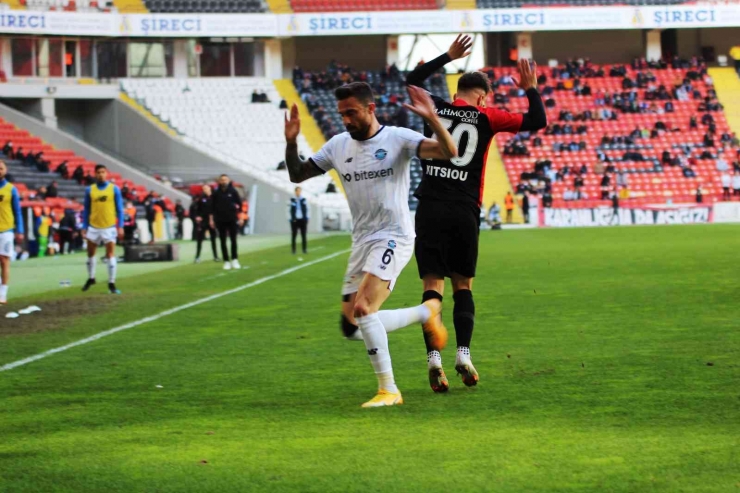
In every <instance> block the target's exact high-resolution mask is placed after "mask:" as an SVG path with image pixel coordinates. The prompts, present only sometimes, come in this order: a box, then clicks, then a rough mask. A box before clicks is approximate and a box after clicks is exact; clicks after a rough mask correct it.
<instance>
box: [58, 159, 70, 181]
mask: <svg viewBox="0 0 740 493" xmlns="http://www.w3.org/2000/svg"><path fill="white" fill-rule="evenodd" d="M56 172H57V173H58V174H59V175H60V176H61V177H62V179H63V180H69V167H68V164H67V161H62V162H61V163H59V166H57V169H56Z"/></svg>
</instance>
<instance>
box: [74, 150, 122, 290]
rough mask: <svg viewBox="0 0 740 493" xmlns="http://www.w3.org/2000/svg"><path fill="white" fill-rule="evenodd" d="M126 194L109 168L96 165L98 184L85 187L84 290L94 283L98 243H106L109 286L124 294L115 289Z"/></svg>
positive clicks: (83, 229)
mask: <svg viewBox="0 0 740 493" xmlns="http://www.w3.org/2000/svg"><path fill="white" fill-rule="evenodd" d="M122 225H123V197H122V196H121V190H120V189H119V188H118V187H117V186H116V185H114V184H112V183H109V182H108V169H107V168H106V167H105V166H103V165H102V164H98V165H97V166H95V184H93V185H90V186H89V187H87V190H85V214H84V219H83V226H82V237H83V238H85V239H86V240H87V274H88V279H87V282H86V283H85V286H84V287H83V288H82V290H83V291H87V290H88V289H90V287H92V286H93V285H95V264H96V262H97V260H98V259H97V258H96V257H95V252H96V251H97V249H98V245H99V244H103V245H105V256H106V257H107V258H108V290H109V291H110V292H111V294H121V292H120V291H119V290H118V289H116V270H117V267H118V259H117V258H116V238H118V239H123V228H122V227H121V226H122Z"/></svg>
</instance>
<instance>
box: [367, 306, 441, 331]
mask: <svg viewBox="0 0 740 493" xmlns="http://www.w3.org/2000/svg"><path fill="white" fill-rule="evenodd" d="M429 315H431V313H430V311H429V308H427V307H426V306H424V305H419V306H413V307H411V308H400V309H398V310H383V311H382V312H378V317H379V318H380V322H381V323H382V324H383V327H385V331H386V332H393V331H394V330H398V329H402V328H404V327H408V326H409V325H411V324H415V323H424V322H426V321H427V320H429Z"/></svg>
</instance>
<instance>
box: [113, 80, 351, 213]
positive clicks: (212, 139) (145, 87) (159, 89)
mask: <svg viewBox="0 0 740 493" xmlns="http://www.w3.org/2000/svg"><path fill="white" fill-rule="evenodd" d="M120 83H121V89H122V90H123V91H124V92H126V93H127V94H128V95H129V96H131V97H132V98H134V99H135V100H136V101H138V102H139V103H140V104H141V105H143V106H144V107H145V108H147V109H148V110H149V111H150V112H151V113H152V114H153V115H154V116H156V117H158V118H159V119H161V120H162V121H163V122H165V123H167V124H168V125H169V126H170V127H172V128H173V129H174V130H176V131H177V132H178V133H179V134H180V135H181V136H182V138H183V140H184V141H185V142H186V143H188V144H189V145H191V146H193V147H195V148H197V149H199V150H201V151H203V152H206V153H208V154H210V155H212V156H213V157H215V158H217V159H219V160H221V161H224V162H226V163H227V164H229V165H231V166H233V167H235V168H237V169H240V170H243V171H244V172H247V173H249V174H251V175H253V176H256V177H258V178H259V179H261V180H264V181H266V182H268V183H270V184H272V185H274V186H277V187H279V188H281V189H284V190H288V191H292V189H293V187H294V186H295V185H293V184H292V183H290V180H289V179H288V172H287V171H277V170H276V168H277V165H278V163H279V162H280V161H282V160H283V159H284V155H285V138H284V137H283V120H284V113H285V111H284V110H281V109H279V107H278V105H279V103H280V100H281V97H280V95H279V94H278V92H277V91H276V90H275V86H274V85H273V84H272V81H270V80H269V79H264V78H258V77H245V78H224V79H221V78H201V79H122V80H121V81H120ZM254 90H257V91H259V92H264V93H265V94H267V96H268V98H269V99H270V101H271V102H270V103H252V102H251V96H252V92H253V91H254ZM298 149H299V152H300V153H301V154H302V155H304V156H310V155H311V154H312V150H311V148H310V147H309V145H308V143H307V142H306V140H305V138H304V137H303V136H302V135H301V136H300V137H299V140H298ZM329 182H331V178H330V177H329V176H328V175H327V176H322V177H317V178H313V179H311V180H309V181H307V182H305V183H304V184H302V187H303V189H304V190H305V191H306V193H307V195H309V197H311V196H313V197H314V198H316V199H317V200H318V201H319V203H320V204H321V205H322V206H326V207H330V208H336V209H341V210H346V209H347V203H346V199H345V197H344V195H343V194H341V193H333V194H327V193H325V192H326V188H327V186H328V185H329Z"/></svg>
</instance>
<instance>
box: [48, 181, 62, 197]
mask: <svg viewBox="0 0 740 493" xmlns="http://www.w3.org/2000/svg"><path fill="white" fill-rule="evenodd" d="M57 197H59V189H58V188H57V182H56V180H54V181H52V182H51V183H50V184H49V186H48V187H46V198H47V199H55V198H57Z"/></svg>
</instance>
